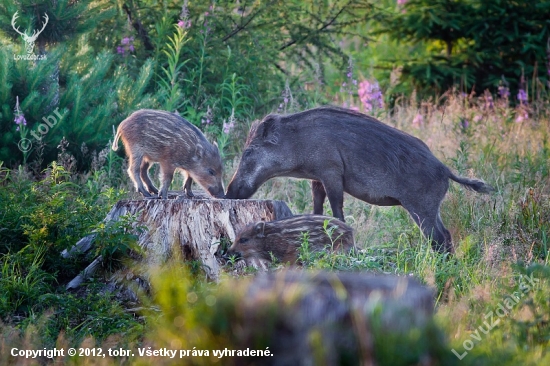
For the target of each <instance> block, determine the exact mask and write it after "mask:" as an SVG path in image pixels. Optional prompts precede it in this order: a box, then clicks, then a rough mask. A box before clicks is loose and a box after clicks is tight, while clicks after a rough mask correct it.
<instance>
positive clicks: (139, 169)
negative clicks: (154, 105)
mask: <svg viewBox="0 0 550 366" xmlns="http://www.w3.org/2000/svg"><path fill="white" fill-rule="evenodd" d="M119 138H122V141H123V142H124V148H125V149H126V155H128V157H129V159H130V163H129V167H128V174H129V175H130V178H131V179H132V181H133V182H134V184H135V187H136V190H137V191H138V192H140V193H141V194H143V195H144V196H145V197H151V194H154V195H156V194H158V195H159V197H162V198H164V199H166V198H167V195H168V188H169V187H170V183H171V182H172V177H173V176H174V172H175V170H176V169H180V170H183V171H184V172H185V174H186V180H185V183H184V186H183V190H184V191H185V193H186V194H187V196H189V197H193V193H192V192H191V184H192V183H193V180H195V181H196V182H197V183H198V184H200V185H201V186H202V187H203V188H204V189H205V190H207V191H208V193H210V194H211V195H212V196H214V197H223V195H224V190H223V184H222V170H223V167H222V160H221V158H220V153H219V151H218V148H217V147H216V146H214V145H212V144H211V143H210V142H208V140H206V137H205V136H204V135H203V134H202V132H201V131H200V130H199V129H198V128H197V127H195V126H193V125H192V124H191V123H189V122H187V121H186V120H185V119H183V118H181V117H180V116H178V115H177V114H174V113H169V112H164V111H157V110H150V109H141V110H139V111H137V112H134V113H132V114H131V115H130V116H129V117H128V118H126V119H125V120H124V121H122V122H121V123H120V125H119V126H118V130H117V134H116V136H115V141H114V142H113V146H112V148H113V150H115V151H116V150H118V140H119ZM152 163H159V164H160V181H161V187H160V193H159V191H158V190H157V188H156V187H155V186H154V185H153V183H152V182H151V179H150V178H149V174H148V170H149V166H150V164H152Z"/></svg>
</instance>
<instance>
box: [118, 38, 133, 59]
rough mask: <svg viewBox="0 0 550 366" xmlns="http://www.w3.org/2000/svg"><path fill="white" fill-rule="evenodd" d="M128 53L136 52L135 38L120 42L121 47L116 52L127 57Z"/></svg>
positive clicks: (123, 39) (124, 39)
mask: <svg viewBox="0 0 550 366" xmlns="http://www.w3.org/2000/svg"><path fill="white" fill-rule="evenodd" d="M126 51H128V52H134V51H135V47H134V37H124V38H122V40H121V41H120V45H119V46H118V47H117V48H116V52H117V53H118V54H120V55H125V54H126Z"/></svg>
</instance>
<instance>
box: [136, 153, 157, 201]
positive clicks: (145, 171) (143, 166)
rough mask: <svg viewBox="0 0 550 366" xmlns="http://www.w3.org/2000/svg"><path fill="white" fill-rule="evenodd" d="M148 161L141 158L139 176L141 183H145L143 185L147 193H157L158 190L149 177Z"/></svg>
mask: <svg viewBox="0 0 550 366" xmlns="http://www.w3.org/2000/svg"><path fill="white" fill-rule="evenodd" d="M148 172H149V162H148V161H146V160H145V159H143V161H142V163H141V170H140V177H141V180H142V181H143V183H145V187H147V190H148V191H149V193H151V194H154V195H158V193H159V191H158V189H157V187H155V185H154V184H153V182H151V178H149V173H148Z"/></svg>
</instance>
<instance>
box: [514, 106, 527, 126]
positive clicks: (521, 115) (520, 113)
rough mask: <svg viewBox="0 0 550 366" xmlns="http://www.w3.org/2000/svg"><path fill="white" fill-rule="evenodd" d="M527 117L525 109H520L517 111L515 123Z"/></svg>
mask: <svg viewBox="0 0 550 366" xmlns="http://www.w3.org/2000/svg"><path fill="white" fill-rule="evenodd" d="M528 118H529V113H527V111H526V110H524V109H520V110H518V112H517V117H516V123H521V122H523V121H526V120H527V119H528Z"/></svg>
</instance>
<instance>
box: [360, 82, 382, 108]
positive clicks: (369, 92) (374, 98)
mask: <svg viewBox="0 0 550 366" xmlns="http://www.w3.org/2000/svg"><path fill="white" fill-rule="evenodd" d="M358 94H359V99H360V100H361V102H362V103H363V106H364V107H365V110H366V111H367V112H371V111H372V110H373V109H374V108H384V101H383V98H382V91H380V86H379V85H378V82H377V81H376V80H375V81H374V82H370V81H368V80H363V81H362V82H360V83H359V89H358Z"/></svg>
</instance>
